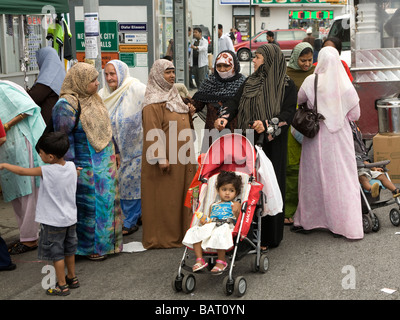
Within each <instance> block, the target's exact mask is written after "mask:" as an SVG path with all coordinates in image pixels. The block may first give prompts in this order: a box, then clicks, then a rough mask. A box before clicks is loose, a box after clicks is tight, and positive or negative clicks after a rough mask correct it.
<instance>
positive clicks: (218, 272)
mask: <svg viewBox="0 0 400 320" xmlns="http://www.w3.org/2000/svg"><path fill="white" fill-rule="evenodd" d="M216 263H219V264H222V265H223V266H224V267H223V268H222V269H221V268H220V267H217V266H216V265H215V266H214V268H212V270H211V273H212V274H214V275H220V274H222V272H224V271H225V270H226V268H228V264H227V263H226V262H225V261H222V260H217V261H216Z"/></svg>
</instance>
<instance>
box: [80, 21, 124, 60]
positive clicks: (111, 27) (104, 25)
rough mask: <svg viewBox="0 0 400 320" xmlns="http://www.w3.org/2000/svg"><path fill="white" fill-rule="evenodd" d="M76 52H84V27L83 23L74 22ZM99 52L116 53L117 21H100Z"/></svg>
mask: <svg viewBox="0 0 400 320" xmlns="http://www.w3.org/2000/svg"><path fill="white" fill-rule="evenodd" d="M75 35H76V51H77V52H82V51H85V25H84V21H76V22H75ZM100 43H101V51H104V52H118V21H117V20H104V21H100Z"/></svg>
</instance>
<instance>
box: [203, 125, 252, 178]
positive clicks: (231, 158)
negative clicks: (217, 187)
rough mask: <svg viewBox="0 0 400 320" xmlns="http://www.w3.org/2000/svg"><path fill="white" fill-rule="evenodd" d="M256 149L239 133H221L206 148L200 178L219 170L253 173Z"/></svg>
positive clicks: (208, 176) (209, 175)
mask: <svg viewBox="0 0 400 320" xmlns="http://www.w3.org/2000/svg"><path fill="white" fill-rule="evenodd" d="M255 161H256V151H255V149H254V147H253V145H252V144H251V143H250V141H249V140H248V139H247V138H246V137H244V136H243V135H241V134H237V133H232V134H227V135H223V136H222V137H220V138H218V139H217V140H215V141H214V143H213V144H212V145H211V146H210V148H209V149H208V151H207V153H206V155H205V157H204V159H203V161H202V167H201V171H200V179H201V178H205V179H209V178H210V177H211V176H213V175H214V174H215V173H219V172H220V171H235V172H243V173H246V174H248V175H253V176H254V177H255V176H256V175H255Z"/></svg>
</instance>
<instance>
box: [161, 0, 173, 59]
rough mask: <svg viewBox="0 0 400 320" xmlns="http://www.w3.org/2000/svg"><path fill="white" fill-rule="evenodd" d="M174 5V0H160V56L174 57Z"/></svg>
mask: <svg viewBox="0 0 400 320" xmlns="http://www.w3.org/2000/svg"><path fill="white" fill-rule="evenodd" d="M172 9H173V4H172V0H159V2H158V13H159V16H158V27H159V42H160V43H159V45H160V47H159V48H160V56H159V58H162V57H164V56H166V55H169V56H173V39H174V28H173V10H172Z"/></svg>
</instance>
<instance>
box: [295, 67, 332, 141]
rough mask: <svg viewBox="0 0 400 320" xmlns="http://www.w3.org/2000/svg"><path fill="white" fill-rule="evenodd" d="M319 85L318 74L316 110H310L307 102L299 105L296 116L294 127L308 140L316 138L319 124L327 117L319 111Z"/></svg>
mask: <svg viewBox="0 0 400 320" xmlns="http://www.w3.org/2000/svg"><path fill="white" fill-rule="evenodd" d="M317 84H318V74H315V81H314V92H315V98H314V108H313V109H308V108H307V102H306V103H304V104H301V105H299V107H298V109H297V110H296V113H295V114H294V117H293V121H292V127H293V128H295V129H296V130H297V131H299V132H300V133H301V134H303V135H304V136H306V137H307V138H314V137H315V136H316V134H317V133H318V131H319V122H320V121H321V120H325V117H324V116H323V115H322V114H320V113H318V111H317Z"/></svg>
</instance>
